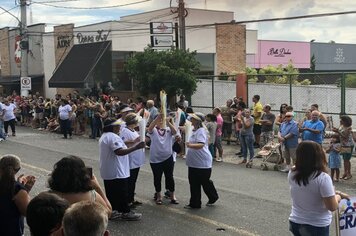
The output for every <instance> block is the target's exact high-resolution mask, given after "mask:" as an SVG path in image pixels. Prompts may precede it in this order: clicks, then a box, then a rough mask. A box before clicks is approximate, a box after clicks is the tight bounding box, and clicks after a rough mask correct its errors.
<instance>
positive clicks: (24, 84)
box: [20, 77, 32, 90]
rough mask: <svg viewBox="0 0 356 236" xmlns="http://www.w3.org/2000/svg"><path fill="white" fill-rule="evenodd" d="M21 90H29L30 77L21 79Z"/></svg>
mask: <svg viewBox="0 0 356 236" xmlns="http://www.w3.org/2000/svg"><path fill="white" fill-rule="evenodd" d="M20 83H21V90H31V87H32V86H31V77H21V79H20Z"/></svg>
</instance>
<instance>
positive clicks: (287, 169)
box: [280, 166, 289, 173]
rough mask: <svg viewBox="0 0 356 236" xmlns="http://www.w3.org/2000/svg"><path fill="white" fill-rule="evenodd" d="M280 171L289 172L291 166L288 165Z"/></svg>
mask: <svg viewBox="0 0 356 236" xmlns="http://www.w3.org/2000/svg"><path fill="white" fill-rule="evenodd" d="M280 171H281V172H283V173H288V172H289V167H288V166H286V167H284V168H283V169H281V170H280Z"/></svg>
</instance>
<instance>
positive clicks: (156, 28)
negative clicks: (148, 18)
mask: <svg viewBox="0 0 356 236" xmlns="http://www.w3.org/2000/svg"><path fill="white" fill-rule="evenodd" d="M150 32H151V34H173V23H172V22H151V23H150Z"/></svg>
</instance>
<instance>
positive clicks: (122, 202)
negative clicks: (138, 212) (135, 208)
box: [104, 178, 130, 213]
mask: <svg viewBox="0 0 356 236" xmlns="http://www.w3.org/2000/svg"><path fill="white" fill-rule="evenodd" d="M128 183H129V178H125V179H112V180H104V187H105V193H106V197H107V198H108V200H109V202H110V204H111V206H112V209H113V210H117V211H118V212H122V213H128V212H130V207H129V201H128Z"/></svg>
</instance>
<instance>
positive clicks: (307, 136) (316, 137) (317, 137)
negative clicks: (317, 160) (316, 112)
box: [302, 120, 325, 144]
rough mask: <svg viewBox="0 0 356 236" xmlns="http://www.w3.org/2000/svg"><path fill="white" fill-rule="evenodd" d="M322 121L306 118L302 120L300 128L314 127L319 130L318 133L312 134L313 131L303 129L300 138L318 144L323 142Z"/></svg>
mask: <svg viewBox="0 0 356 236" xmlns="http://www.w3.org/2000/svg"><path fill="white" fill-rule="evenodd" d="M324 127H325V126H324V123H323V122H322V121H320V120H317V121H313V120H307V121H304V123H303V127H302V128H309V129H315V130H319V131H320V133H318V134H314V133H313V132H310V131H309V130H305V131H303V134H302V140H303V141H304V140H310V141H314V142H317V143H319V144H322V143H323V131H324Z"/></svg>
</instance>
